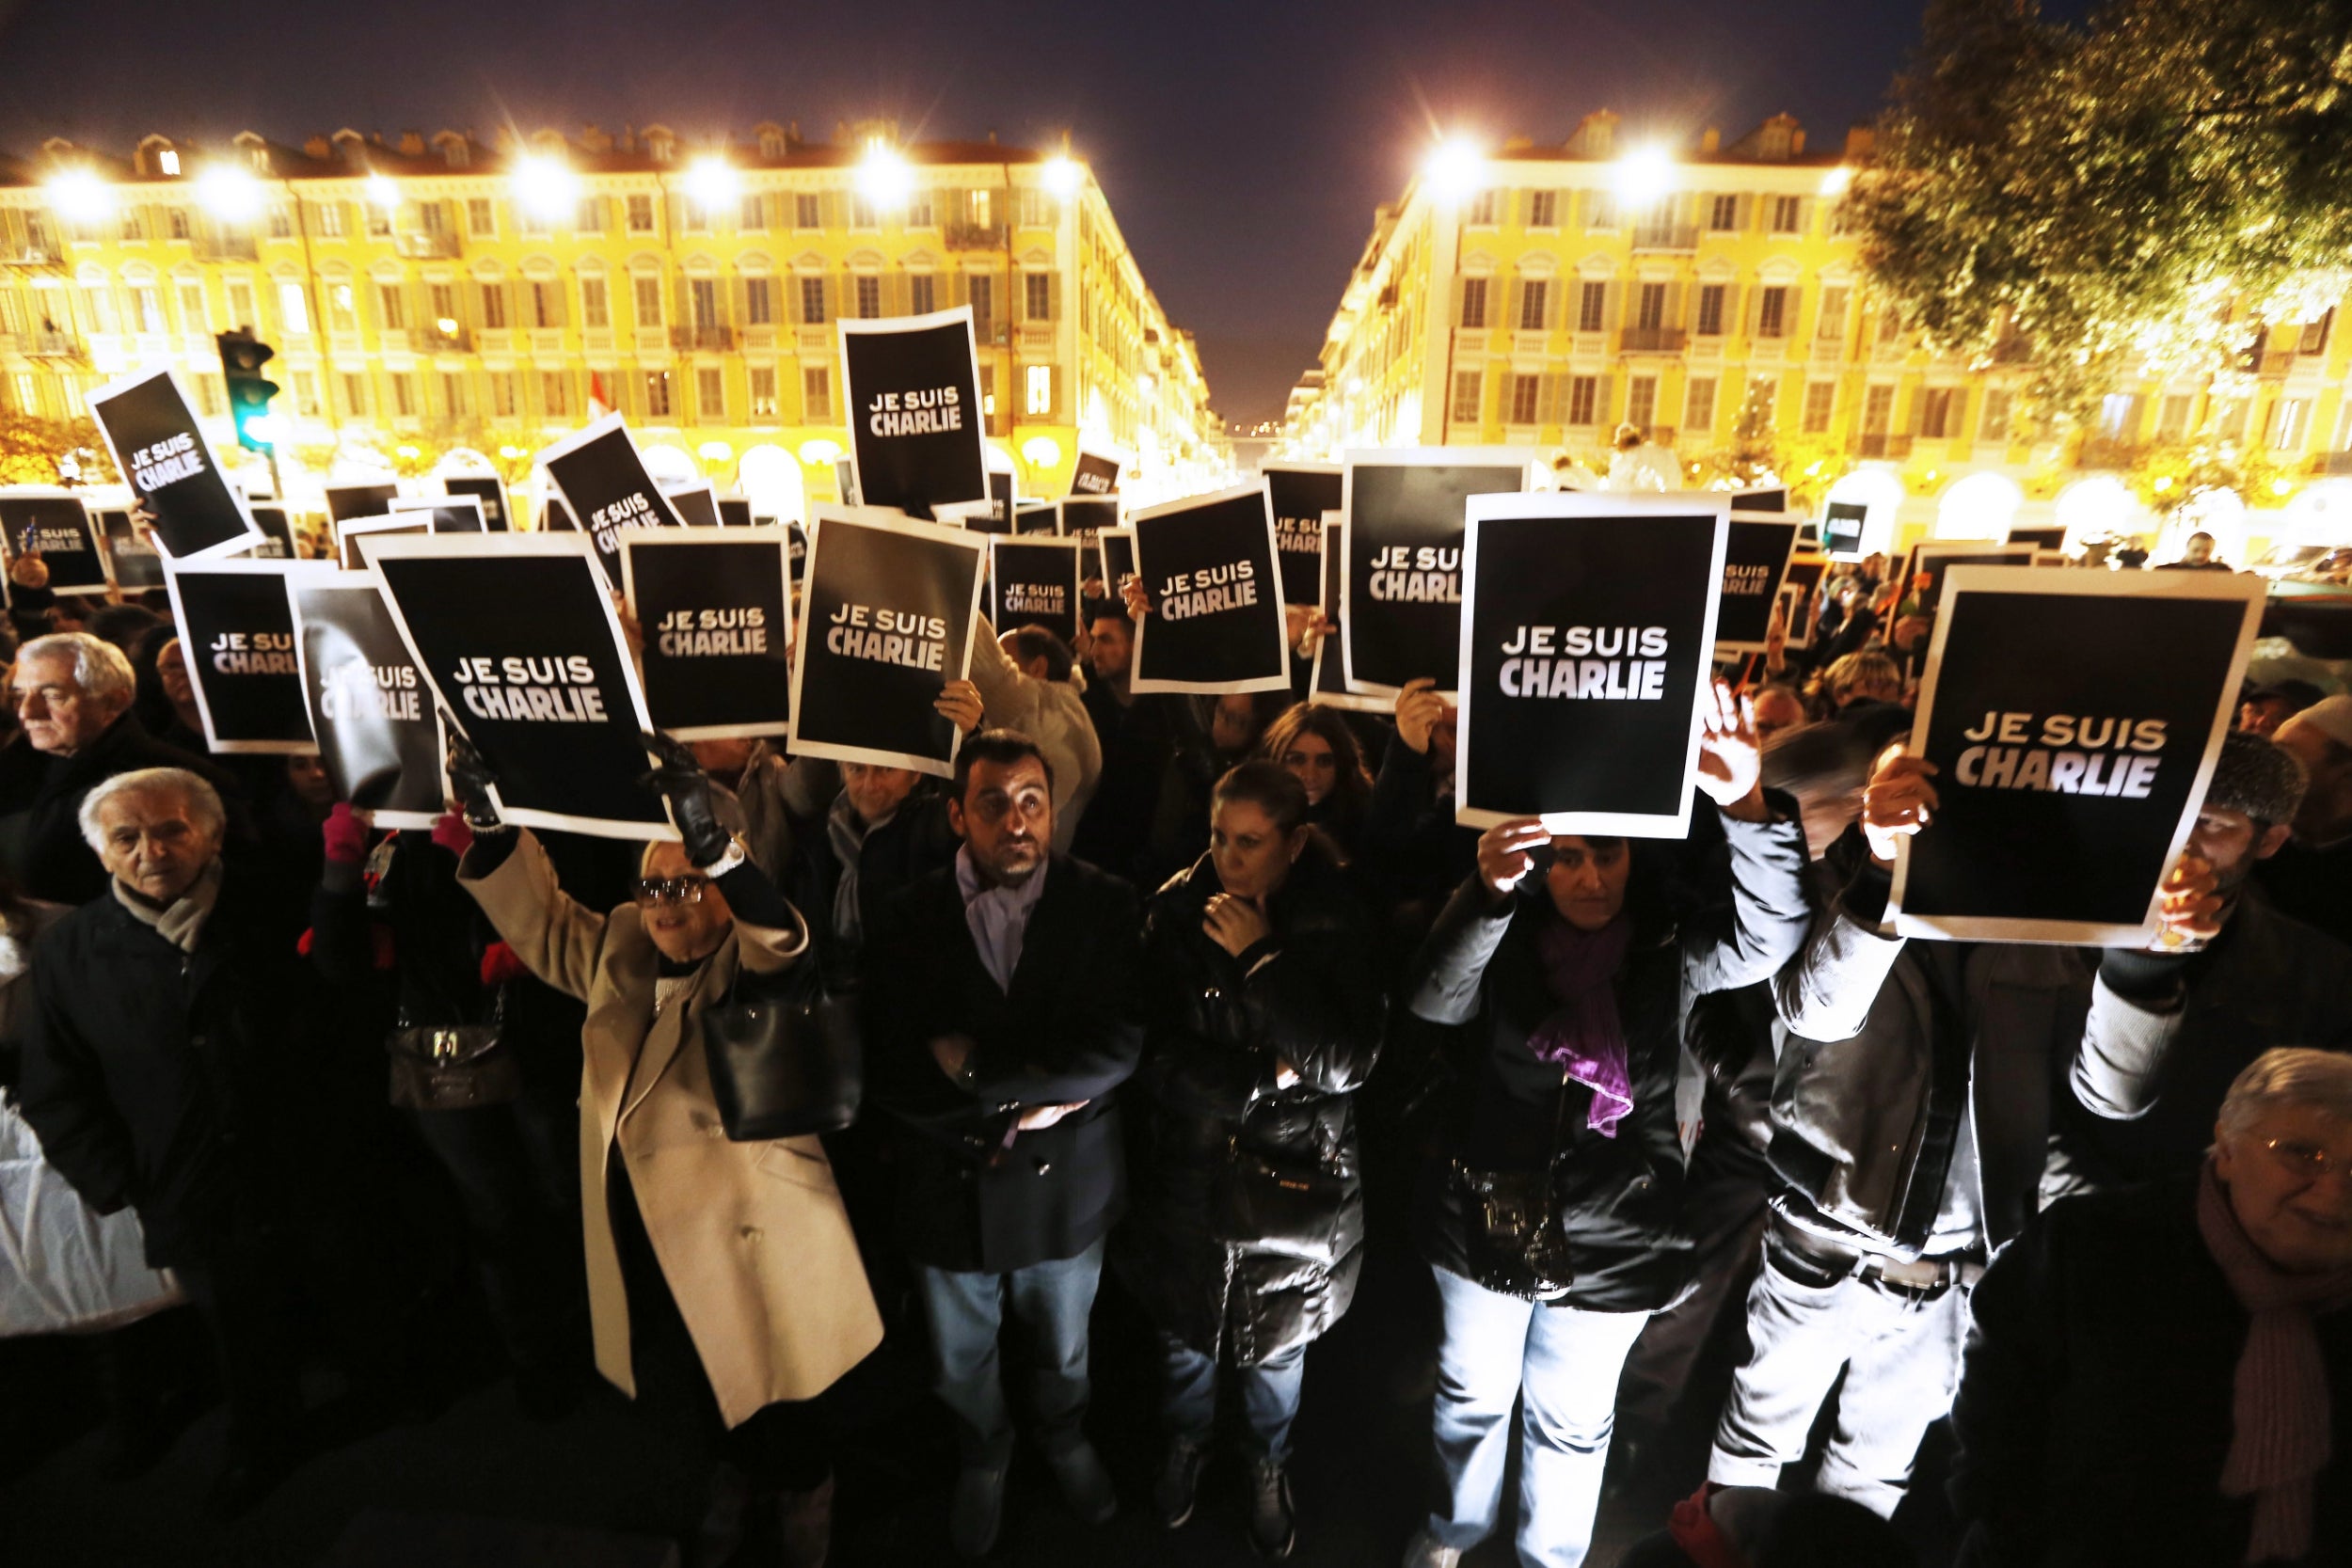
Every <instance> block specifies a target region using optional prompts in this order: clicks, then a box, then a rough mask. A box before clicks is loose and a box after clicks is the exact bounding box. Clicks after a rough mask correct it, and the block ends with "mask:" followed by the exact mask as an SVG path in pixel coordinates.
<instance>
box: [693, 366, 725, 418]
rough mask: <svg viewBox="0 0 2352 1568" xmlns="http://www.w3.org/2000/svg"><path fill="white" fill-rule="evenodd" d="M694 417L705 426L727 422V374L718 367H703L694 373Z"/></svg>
mask: <svg viewBox="0 0 2352 1568" xmlns="http://www.w3.org/2000/svg"><path fill="white" fill-rule="evenodd" d="M694 416H695V418H697V419H699V420H702V422H703V423H705V424H724V423H726V422H727V382H726V372H723V371H722V370H720V369H719V367H718V366H716V365H703V366H699V367H697V368H696V370H695V372H694Z"/></svg>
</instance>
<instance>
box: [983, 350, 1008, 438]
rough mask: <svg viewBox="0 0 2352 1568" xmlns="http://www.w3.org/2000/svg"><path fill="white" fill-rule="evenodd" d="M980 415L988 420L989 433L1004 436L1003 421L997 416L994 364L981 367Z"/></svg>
mask: <svg viewBox="0 0 2352 1568" xmlns="http://www.w3.org/2000/svg"><path fill="white" fill-rule="evenodd" d="M980 415H981V417H982V418H983V419H985V420H988V433H989V434H990V435H991V436H1002V435H1003V434H1004V433H1005V432H1004V427H1003V425H1002V423H1001V422H1000V421H999V420H997V418H996V367H995V366H994V365H993V364H987V365H982V366H981V367H980Z"/></svg>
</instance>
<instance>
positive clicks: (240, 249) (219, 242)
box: [189, 231, 262, 261]
mask: <svg viewBox="0 0 2352 1568" xmlns="http://www.w3.org/2000/svg"><path fill="white" fill-rule="evenodd" d="M189 246H190V249H191V251H192V252H193V254H194V255H195V257H196V259H197V260H198V261H260V260H261V256H262V253H261V250H260V248H259V247H258V246H256V245H254V243H253V236H252V235H251V234H250V233H236V232H227V233H223V232H219V231H215V232H213V233H210V234H206V233H201V232H199V234H198V235H197V236H196V238H195V239H193V240H192V241H190V242H189Z"/></svg>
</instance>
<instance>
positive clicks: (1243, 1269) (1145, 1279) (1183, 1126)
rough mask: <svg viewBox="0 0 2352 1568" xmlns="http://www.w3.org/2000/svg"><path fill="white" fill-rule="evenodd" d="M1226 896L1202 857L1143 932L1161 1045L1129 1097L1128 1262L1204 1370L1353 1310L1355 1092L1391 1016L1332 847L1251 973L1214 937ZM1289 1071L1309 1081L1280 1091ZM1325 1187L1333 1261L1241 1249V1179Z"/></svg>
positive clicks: (1160, 1317) (1274, 908)
mask: <svg viewBox="0 0 2352 1568" xmlns="http://www.w3.org/2000/svg"><path fill="white" fill-rule="evenodd" d="M1221 891H1223V889H1222V885H1221V884H1220V883H1219V881H1218V879H1217V875H1216V867H1215V866H1214V865H1213V864H1212V863H1210V861H1209V860H1208V859H1207V858H1206V857H1203V858H1202V859H1201V860H1200V863H1198V864H1196V865H1194V866H1193V867H1192V869H1191V870H1189V871H1185V872H1183V873H1180V874H1179V875H1178V876H1177V877H1175V878H1174V879H1171V880H1170V881H1169V882H1168V885H1167V886H1166V887H1164V888H1162V889H1161V890H1160V892H1159V893H1158V895H1156V896H1154V897H1153V898H1152V902H1151V905H1150V907H1149V909H1148V910H1147V911H1146V916H1145V923H1144V994H1145V997H1146V999H1147V1003H1146V1006H1147V1019H1148V1029H1147V1045H1146V1050H1145V1057H1144V1066H1143V1068H1142V1069H1141V1071H1140V1072H1139V1073H1138V1074H1137V1076H1136V1081H1135V1088H1134V1090H1132V1091H1131V1093H1135V1094H1136V1095H1137V1097H1138V1098H1139V1099H1140V1100H1142V1101H1145V1104H1143V1105H1141V1106H1139V1107H1138V1110H1139V1112H1140V1114H1139V1115H1138V1116H1137V1117H1136V1118H1135V1119H1136V1121H1137V1122H1140V1123H1141V1124H1142V1130H1141V1132H1140V1135H1139V1136H1137V1137H1136V1140H1135V1144H1136V1158H1135V1181H1134V1186H1135V1195H1136V1196H1135V1207H1134V1209H1133V1211H1132V1212H1131V1216H1130V1220H1129V1223H1128V1225H1127V1227H1126V1228H1125V1230H1124V1231H1123V1232H1122V1234H1121V1236H1120V1251H1119V1255H1118V1257H1119V1264H1120V1271H1121V1273H1122V1274H1123V1275H1124V1276H1125V1277H1126V1278H1127V1280H1128V1282H1129V1283H1130V1284H1131V1285H1132V1286H1133V1287H1134V1289H1135V1291H1136V1295H1137V1297H1138V1298H1139V1299H1140V1300H1141V1301H1142V1302H1143V1304H1144V1307H1145V1309H1146V1310H1147V1311H1148V1312H1150V1313H1151V1314H1152V1318H1153V1319H1154V1320H1155V1321H1156V1322H1157V1323H1159V1325H1160V1326H1161V1327H1162V1328H1164V1329H1166V1330H1167V1331H1168V1333H1170V1334H1173V1335H1174V1336H1176V1337H1177V1338H1180V1339H1182V1340H1184V1342H1185V1343H1186V1344H1188V1345H1190V1346H1192V1348H1193V1349H1195V1350H1197V1351H1199V1352H1200V1353H1201V1354H1204V1355H1223V1356H1225V1357H1228V1358H1230V1359H1231V1361H1232V1363H1233V1364H1234V1365H1236V1366H1245V1367H1247V1366H1254V1365H1256V1364H1258V1363H1260V1362H1263V1361H1264V1360H1266V1359H1268V1358H1269V1357H1271V1356H1274V1355H1277V1354H1280V1353H1281V1352H1283V1351H1286V1350H1288V1349H1290V1348H1291V1347H1293V1346H1295V1345H1301V1344H1305V1343H1307V1342H1308V1341H1310V1340H1312V1339H1314V1338H1317V1337H1319V1336H1320V1335H1321V1334H1322V1333H1323V1332H1324V1331H1325V1330H1326V1329H1327V1328H1329V1327H1330V1326H1331V1325H1332V1324H1333V1323H1337V1322H1338V1321H1339V1320H1340V1318H1341V1316H1342V1315H1343V1313H1345V1312H1346V1310H1347V1308H1348V1304H1349V1303H1350V1302H1351V1301H1352V1300H1353V1299H1354V1298H1355V1293H1356V1279H1357V1275H1358V1274H1359V1271H1360V1270H1361V1268H1362V1263H1363V1244H1364V1214H1363V1208H1364V1199H1363V1178H1362V1174H1361V1165H1360V1162H1359V1158H1358V1149H1357V1143H1356V1112H1355V1104H1354V1101H1355V1091H1356V1089H1357V1088H1358V1087H1359V1085H1361V1084H1362V1083H1363V1081H1364V1079H1365V1077H1366V1076H1367V1075H1368V1074H1370V1072H1371V1071H1372V1065H1373V1060H1374V1058H1375V1055H1376V1054H1377V1053H1378V1051H1379V1047H1380V1033H1381V1024H1382V1022H1383V1018H1384V1016H1385V1011H1386V1006H1385V1003H1384V1000H1383V997H1382V988H1381V984H1380V976H1379V974H1378V972H1377V970H1376V968H1375V958H1374V950H1373V942H1372V932H1371V928H1370V927H1369V926H1368V925H1367V924H1366V922H1365V919H1364V915H1363V912H1362V909H1361V906H1360V904H1359V901H1358V900H1357V899H1356V897H1355V895H1354V894H1353V893H1352V891H1351V890H1350V889H1349V887H1348V885H1347V881H1346V879H1345V876H1344V874H1343V872H1342V871H1341V869H1340V867H1339V865H1338V864H1337V863H1336V861H1335V859H1334V858H1333V857H1332V856H1331V854H1330V853H1329V851H1328V849H1327V847H1326V846H1325V845H1324V844H1323V843H1322V841H1321V840H1320V839H1319V838H1318V839H1317V840H1316V841H1315V842H1314V843H1313V844H1312V845H1311V847H1310V848H1309V849H1308V852H1307V853H1306V854H1304V855H1302V856H1301V857H1300V859H1299V862H1298V863H1297V864H1296V865H1295V866H1294V867H1293V868H1292V871H1291V874H1290V876H1289V877H1288V879H1285V881H1284V883H1283V885H1282V886H1281V888H1280V889H1279V890H1278V891H1277V892H1276V893H1275V895H1274V896H1273V897H1272V899H1271V900H1270V901H1269V905H1268V913H1269V917H1270V923H1271V925H1272V926H1273V927H1274V931H1273V935H1272V936H1270V937H1268V938H1267V939H1266V940H1264V941H1263V942H1259V943H1258V944H1256V945H1255V946H1253V947H1251V948H1249V949H1248V950H1247V951H1246V952H1244V953H1243V954H1242V956H1241V957H1240V958H1234V957H1233V956H1232V954H1230V953H1228V952H1226V951H1225V949H1224V948H1222V947H1220V946H1218V945H1217V944H1216V942H1213V941H1212V940H1210V938H1209V936H1208V934H1207V933H1206V932H1205V931H1203V930H1202V929H1201V926H1200V921H1201V915H1202V911H1204V910H1206V909H1207V907H1208V902H1209V899H1210V898H1211V897H1213V896H1215V895H1216V894H1218V893H1219V892H1221ZM1277 1062H1288V1063H1289V1064H1291V1066H1293V1067H1294V1068H1295V1069H1297V1071H1298V1082H1297V1083H1295V1084H1294V1085H1291V1086H1290V1087H1289V1088H1286V1089H1284V1088H1277V1087H1276V1086H1275V1070H1276V1063H1277ZM1258 1161H1263V1162H1264V1164H1266V1165H1268V1166H1270V1167H1272V1169H1273V1170H1274V1171H1276V1172H1285V1173H1303V1172H1308V1171H1314V1172H1318V1173H1320V1176H1321V1178H1322V1180H1323V1182H1324V1183H1327V1188H1328V1190H1327V1192H1323V1193H1318V1194H1315V1195H1312V1197H1311V1199H1310V1203H1309V1207H1310V1208H1311V1209H1318V1210H1322V1211H1323V1212H1317V1213H1316V1214H1315V1215H1314V1217H1315V1219H1316V1220H1317V1222H1318V1228H1320V1222H1321V1221H1323V1220H1324V1219H1327V1221H1328V1229H1327V1234H1328V1236H1329V1238H1330V1241H1329V1246H1328V1249H1327V1252H1326V1253H1325V1254H1324V1255H1322V1256H1311V1255H1309V1252H1308V1250H1306V1249H1301V1248H1299V1247H1297V1246H1295V1245H1291V1246H1287V1247H1279V1248H1278V1247H1276V1246H1273V1245H1268V1244H1264V1243H1266V1242H1267V1241H1268V1240H1269V1239H1268V1238H1263V1237H1261V1238H1257V1239H1255V1240H1252V1239H1249V1238H1241V1239H1228V1237H1227V1236H1226V1235H1225V1234H1224V1232H1227V1231H1230V1230H1231V1229H1232V1226H1231V1224H1230V1221H1229V1220H1228V1219H1227V1217H1226V1216H1227V1209H1226V1206H1225V1205H1224V1204H1222V1203H1221V1202H1220V1197H1221V1196H1223V1195H1222V1194H1221V1192H1220V1189H1221V1188H1222V1187H1223V1186H1224V1184H1226V1183H1229V1182H1232V1181H1235V1180H1244V1178H1241V1177H1239V1176H1237V1175H1236V1174H1235V1173H1236V1171H1237V1170H1238V1169H1240V1168H1242V1167H1245V1166H1252V1165H1254V1164H1255V1163H1256V1162H1258Z"/></svg>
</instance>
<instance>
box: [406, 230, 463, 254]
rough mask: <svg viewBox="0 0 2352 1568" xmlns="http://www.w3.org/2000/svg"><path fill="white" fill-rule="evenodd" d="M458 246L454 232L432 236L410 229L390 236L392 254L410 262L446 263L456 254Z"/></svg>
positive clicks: (443, 232) (444, 232) (442, 232)
mask: <svg viewBox="0 0 2352 1568" xmlns="http://www.w3.org/2000/svg"><path fill="white" fill-rule="evenodd" d="M458 246H459V241H458V238H457V231H456V230H442V231H441V232H440V233H438V234H432V233H427V232H426V231H425V230H421V229H411V230H404V231H403V232H401V233H398V234H395V235H393V236H392V250H393V252H394V253H395V254H396V255H399V256H403V257H405V258H406V259H407V260H409V261H448V260H450V259H451V258H453V257H454V256H455V255H456V254H457V252H458Z"/></svg>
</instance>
